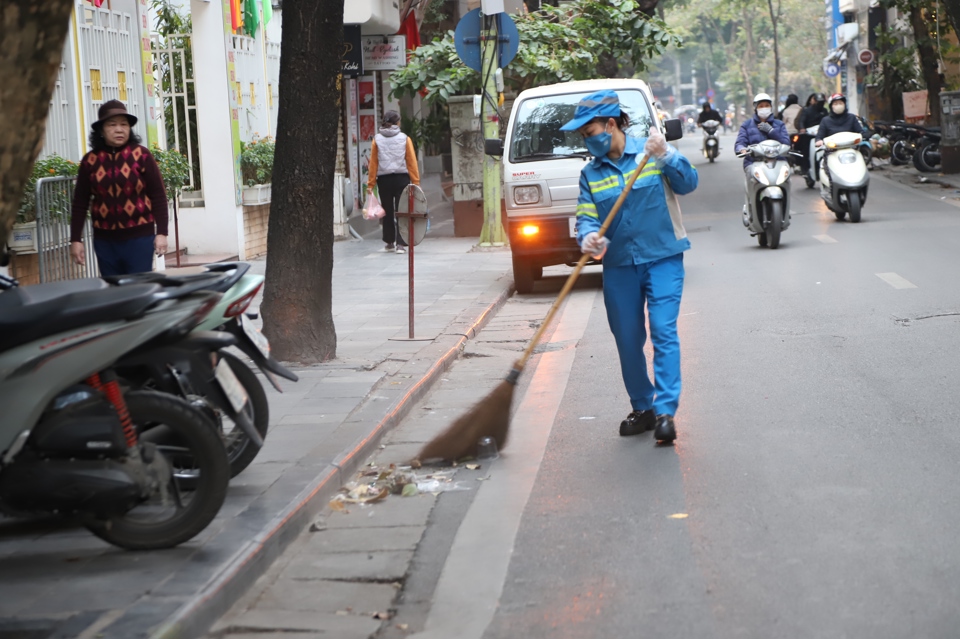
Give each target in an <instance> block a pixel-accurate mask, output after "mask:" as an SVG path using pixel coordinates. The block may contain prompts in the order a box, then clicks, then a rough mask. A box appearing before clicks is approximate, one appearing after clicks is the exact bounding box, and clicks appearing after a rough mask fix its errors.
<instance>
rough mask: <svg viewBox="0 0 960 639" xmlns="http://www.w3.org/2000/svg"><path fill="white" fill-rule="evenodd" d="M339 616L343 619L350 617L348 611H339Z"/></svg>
mask: <svg viewBox="0 0 960 639" xmlns="http://www.w3.org/2000/svg"><path fill="white" fill-rule="evenodd" d="M337 614H338V615H340V616H341V617H346V616H347V615H349V614H350V613H349V612H347V611H346V610H338V611H337Z"/></svg>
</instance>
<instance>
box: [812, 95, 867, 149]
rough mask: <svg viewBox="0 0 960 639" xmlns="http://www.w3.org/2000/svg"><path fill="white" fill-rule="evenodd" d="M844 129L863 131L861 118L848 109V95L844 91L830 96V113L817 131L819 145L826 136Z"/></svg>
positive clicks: (853, 131)
mask: <svg viewBox="0 0 960 639" xmlns="http://www.w3.org/2000/svg"><path fill="white" fill-rule="evenodd" d="M844 131H849V132H851V133H863V127H862V126H860V120H859V119H858V118H857V116H855V115H854V114H852V113H850V112H849V111H847V98H846V96H845V95H843V94H842V93H834V94H833V95H831V96H830V115H828V116H827V117H825V118H823V120H821V121H820V129H819V130H818V131H817V146H818V147H819V146H823V139H824V138H827V137H830V136H831V135H833V134H834V133H842V132H844Z"/></svg>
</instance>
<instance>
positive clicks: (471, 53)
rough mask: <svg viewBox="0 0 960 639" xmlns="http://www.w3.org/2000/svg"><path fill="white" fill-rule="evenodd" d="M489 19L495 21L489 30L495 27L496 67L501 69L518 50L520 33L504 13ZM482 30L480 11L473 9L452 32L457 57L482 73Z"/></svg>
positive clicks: (510, 60) (511, 59)
mask: <svg viewBox="0 0 960 639" xmlns="http://www.w3.org/2000/svg"><path fill="white" fill-rule="evenodd" d="M489 17H490V18H492V19H493V20H494V21H495V25H491V28H493V27H494V26H495V27H496V30H497V53H498V54H499V56H498V57H499V59H498V61H497V67H498V68H503V67H505V66H507V65H508V64H510V62H512V61H513V58H514V57H516V55H517V51H518V50H519V49H520V32H519V31H517V25H516V24H514V23H513V19H512V18H511V17H510V16H509V15H507V14H506V13H497V14H495V15H493V16H489ZM482 30H483V16H481V15H480V9H474V10H473V11H470V12H468V13H467V14H466V15H464V16H463V17H462V18H460V22H458V23H457V29H456V31H454V32H453V42H454V44H455V45H456V47H457V55H459V56H460V59H461V60H463V63H464V64H465V65H467V66H468V67H470V68H471V69H473V70H474V71H482V69H481V68H480V58H481V51H482V47H481V46H480V45H481V40H480V34H481V31H482Z"/></svg>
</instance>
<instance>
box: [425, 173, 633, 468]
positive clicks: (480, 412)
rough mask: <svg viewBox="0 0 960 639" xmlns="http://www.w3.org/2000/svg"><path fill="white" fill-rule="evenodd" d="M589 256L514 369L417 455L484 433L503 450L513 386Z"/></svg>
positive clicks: (471, 448)
mask: <svg viewBox="0 0 960 639" xmlns="http://www.w3.org/2000/svg"><path fill="white" fill-rule="evenodd" d="M649 159H650V158H649V156H647V155H644V156H643V158H642V159H641V160H640V163H639V164H638V165H637V168H636V170H635V171H634V172H633V175H631V176H630V179H629V180H627V184H626V186H624V187H623V192H622V193H621V194H620V197H618V198H617V201H616V202H615V203H614V205H613V208H612V209H610V214H609V215H608V216H607V219H605V220H604V221H603V224H602V225H601V226H600V230H599V231H598V232H597V234H598V235H599V236H600V237H603V236H604V234H605V233H606V232H607V229H608V228H610V223H611V222H612V221H613V218H614V217H615V216H616V215H617V213H618V212H619V211H620V207H621V206H623V202H624V200H626V199H627V195H628V194H629V193H630V189H632V188H633V183H634V182H636V181H637V177H638V176H639V175H640V173H641V172H642V171H643V167H644V166H646V164H647V161H648V160H649ZM589 259H590V255H589V254H588V253H584V255H583V257H581V258H580V261H579V262H577V266H576V267H575V268H574V269H573V272H572V273H570V276H569V277H568V278H567V281H566V283H565V284H564V285H563V288H562V289H561V290H560V294H559V295H557V299H556V300H555V301H554V302H553V306H551V307H550V310H549V311H548V312H547V316H546V317H545V318H544V320H543V323H542V324H540V328H539V329H537V332H536V333H534V335H533V337H532V338H531V339H530V343H529V344H527V348H526V350H524V351H523V355H521V356H520V359H518V360H517V361H516V362H515V363H514V364H513V369H512V370H511V371H510V373H509V374H508V375H507V377H506V379H504V380H503V381H502V382H500V384H498V385H497V387H496V388H494V389H493V391H492V392H491V393H490V394H489V395H487V396H486V397H485V398H484V399H483V400H482V401H480V402H479V403H477V404H476V405H475V406H474V407H473V408H471V409H470V411H469V412H467V413H466V414H464V415H463V416H461V417H460V418H459V419H458V420H457V421H455V422H454V423H453V424H451V425H450V427H449V428H447V430H445V431H443V432H442V433H440V434H439V435H437V436H436V437H434V438H433V440H431V441H430V442H429V443H427V445H426V446H424V447H423V450H421V451H420V454H419V455H418V456H417V459H419V460H423V461H426V460H431V459H444V460H447V461H456V460H458V459H461V458H463V457H467V456H470V455H473V453H474V452H475V450H476V446H477V442H479V441H480V439H481V438H483V437H492V438H493V439H494V441H496V443H497V446H498V447H499V448H500V449H501V450H502V449H503V448H504V447H505V446H506V444H507V433H508V430H509V429H510V405H511V403H512V402H513V389H514V387H515V386H516V385H517V380H518V379H519V378H520V373H521V372H522V371H523V367H524V366H526V365H527V360H528V359H530V355H531V354H532V353H533V349H534V348H536V347H537V344H538V343H539V342H540V338H541V337H542V336H543V333H544V331H546V330H547V326H549V325H550V322H551V321H552V320H553V316H554V315H556V314H557V310H558V309H559V308H560V305H561V304H563V301H564V300H565V299H566V298H567V294H568V293H570V289H572V288H573V285H574V284H575V283H576V281H577V278H578V277H580V271H582V270H583V267H584V266H585V265H586V263H587V261H588V260H589Z"/></svg>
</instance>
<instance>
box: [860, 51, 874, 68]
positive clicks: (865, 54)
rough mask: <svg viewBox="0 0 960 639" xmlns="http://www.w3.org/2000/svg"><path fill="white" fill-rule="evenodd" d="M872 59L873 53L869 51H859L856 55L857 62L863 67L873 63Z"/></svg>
mask: <svg viewBox="0 0 960 639" xmlns="http://www.w3.org/2000/svg"><path fill="white" fill-rule="evenodd" d="M873 58H874V55H873V51H871V50H870V49H860V53H858V54H857V60H859V61H860V64H862V65H864V66H869V65H870V63H872V62H873Z"/></svg>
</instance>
